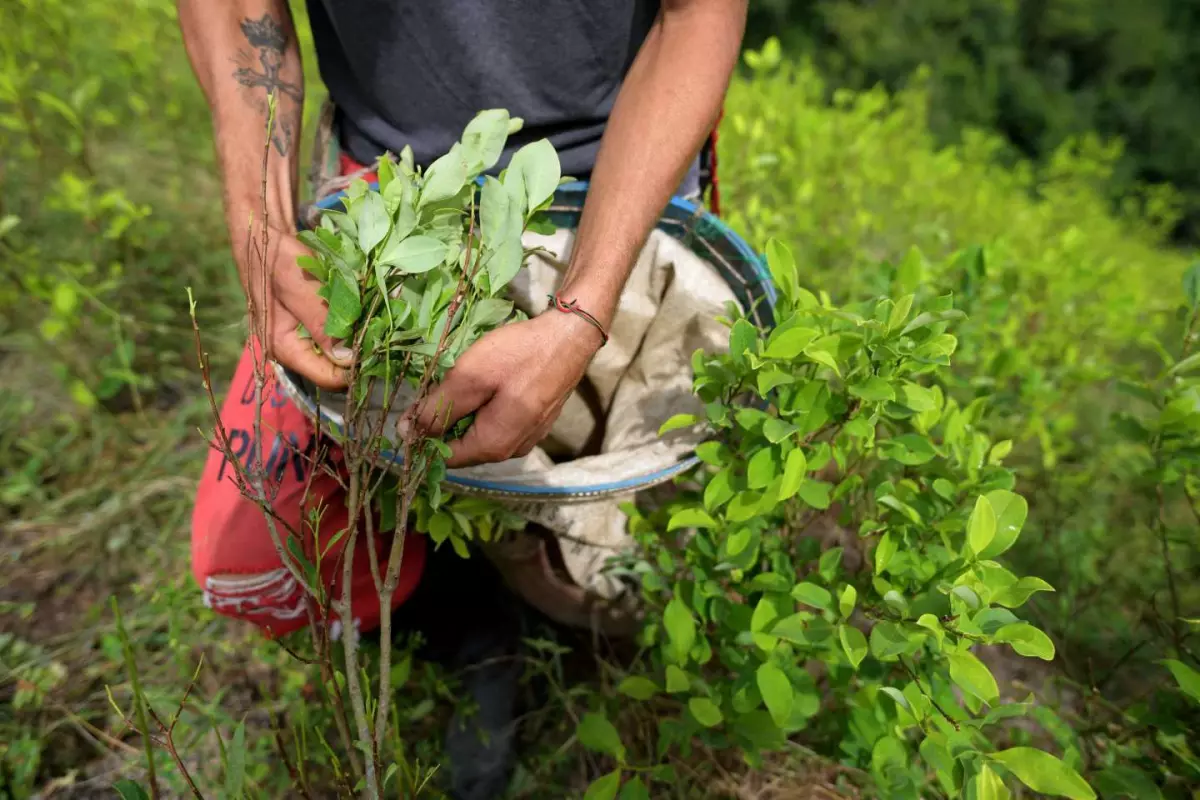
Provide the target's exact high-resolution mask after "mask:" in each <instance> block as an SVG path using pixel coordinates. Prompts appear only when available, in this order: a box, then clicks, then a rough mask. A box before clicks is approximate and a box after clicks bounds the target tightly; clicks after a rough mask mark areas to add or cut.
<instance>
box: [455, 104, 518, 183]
mask: <svg viewBox="0 0 1200 800" xmlns="http://www.w3.org/2000/svg"><path fill="white" fill-rule="evenodd" d="M511 121H512V120H511V119H509V115H508V111H507V110H505V109H503V108H489V109H486V110H484V111H480V112H479V113H478V114H476V115H475V118H474V119H472V120H471V121H470V122H468V123H467V127H466V128H465V129H464V130H463V135H462V145H463V155H464V157H465V158H466V159H467V163H468V165H469V167H470V171H471V172H472V173H474V174H476V175H478V174H479V173H481V172H486V171H487V170H489V169H491V168H492V167H494V166H496V162H497V161H499V160H500V155H501V154H502V153H503V152H504V144H505V142H506V141H508V126H509V124H510V122H511Z"/></svg>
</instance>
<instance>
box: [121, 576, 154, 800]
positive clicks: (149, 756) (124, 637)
mask: <svg viewBox="0 0 1200 800" xmlns="http://www.w3.org/2000/svg"><path fill="white" fill-rule="evenodd" d="M111 603H112V610H113V616H114V617H116V621H117V636H118V637H120V639H121V649H122V650H123V651H124V653H125V668H126V669H127V670H129V685H130V687H131V688H132V689H133V708H134V713H135V714H136V715H137V724H138V733H140V734H141V735H142V744H143V745H144V746H145V750H146V772H147V775H148V779H149V782H150V797H152V798H157V797H158V775H157V774H156V771H155V769H154V742H153V741H152V740H151V739H150V725H149V723H148V722H147V720H146V698H145V695H143V694H142V684H141V681H140V679H139V678H138V670H137V660H136V659H135V658H134V657H133V645H132V644H131V643H130V641H129V634H128V633H127V632H126V631H125V621H124V620H123V619H122V618H121V607H120V605H119V604H118V603H117V598H116V597H115V596H114V597H113V598H112V600H111Z"/></svg>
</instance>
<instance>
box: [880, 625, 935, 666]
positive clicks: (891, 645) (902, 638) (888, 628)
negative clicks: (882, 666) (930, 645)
mask: <svg viewBox="0 0 1200 800" xmlns="http://www.w3.org/2000/svg"><path fill="white" fill-rule="evenodd" d="M924 638H925V637H924V635H923V634H922V635H918V636H915V637H912V638H910V637H909V636H908V635H907V634H906V633H905V631H904V629H903V628H901V627H900V626H899V625H897V624H895V623H894V622H888V621H886V620H883V621H880V622H877V623H875V625H874V627H872V628H871V640H870V646H871V654H872V655H874V656H875V657H876V658H878V659H880V660H884V659H890V658H892V657H893V656H898V655H901V654H903V653H910V652H914V651H915V650H916V649H917V648H918V647H920V646H921V643H922V642H923V641H924Z"/></svg>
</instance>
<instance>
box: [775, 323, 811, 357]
mask: <svg viewBox="0 0 1200 800" xmlns="http://www.w3.org/2000/svg"><path fill="white" fill-rule="evenodd" d="M820 335H821V332H820V331H819V330H817V329H815V328H776V330H775V332H774V333H772V334H771V336H770V338H768V339H767V349H766V351H765V352H764V355H765V356H766V357H767V358H779V359H784V360H787V361H790V360H791V359H793V358H796V357H797V356H798V355H800V354H801V353H803V352H804V348H806V347H808V345H809V344H811V343H812V341H813V340H814V339H816V338H817V337H818V336H820Z"/></svg>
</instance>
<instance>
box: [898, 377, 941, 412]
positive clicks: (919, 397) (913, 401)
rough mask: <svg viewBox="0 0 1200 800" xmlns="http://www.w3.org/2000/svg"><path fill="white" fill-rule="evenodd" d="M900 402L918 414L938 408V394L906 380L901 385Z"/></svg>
mask: <svg viewBox="0 0 1200 800" xmlns="http://www.w3.org/2000/svg"><path fill="white" fill-rule="evenodd" d="M899 399H900V403H901V404H902V405H904V406H906V407H907V408H911V409H912V410H913V411H916V412H917V413H918V414H923V413H924V412H926V411H933V410H935V409H937V407H938V404H937V395H936V394H934V392H933V391H932V390H931V389H927V388H925V387H924V386H921V385H920V384H917V383H911V382H908V381H906V382H905V383H903V384H901V386H900V398H899Z"/></svg>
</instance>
